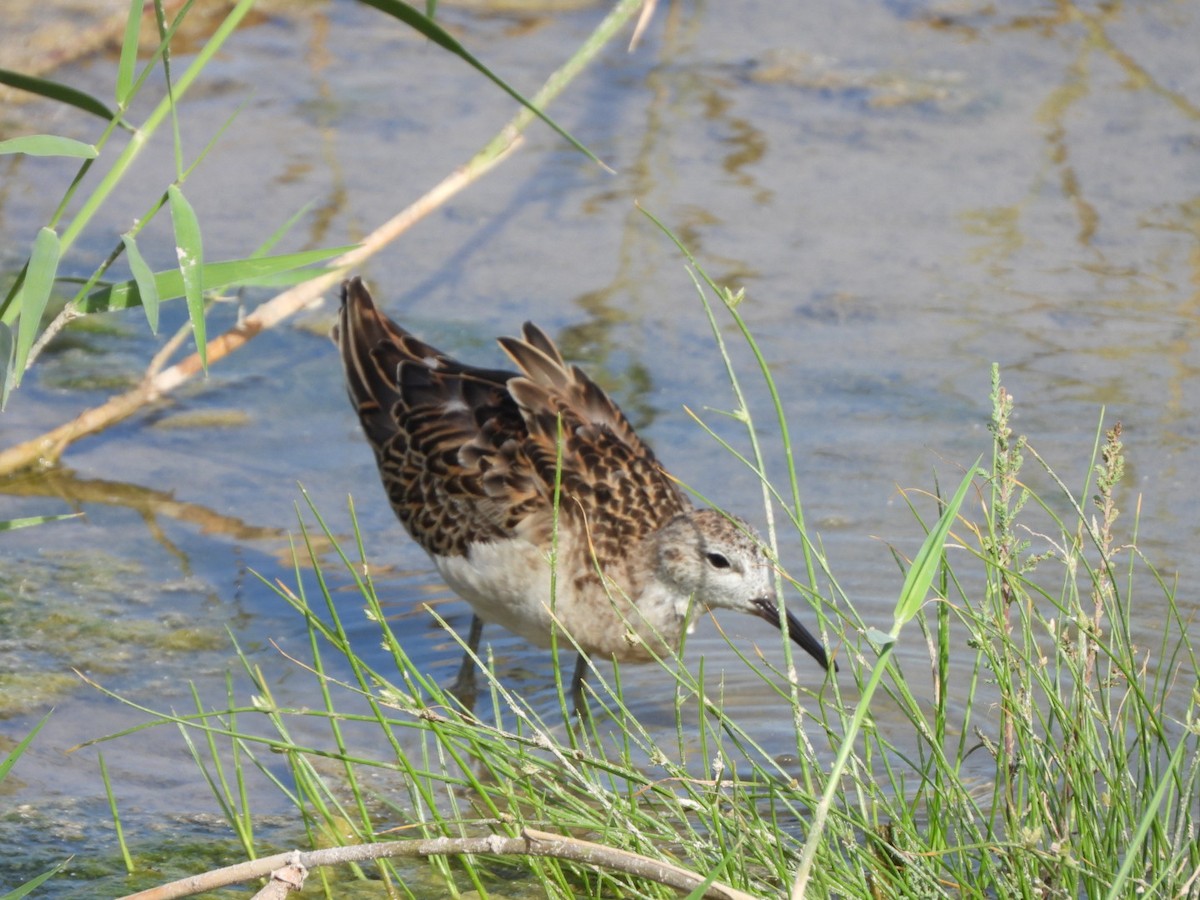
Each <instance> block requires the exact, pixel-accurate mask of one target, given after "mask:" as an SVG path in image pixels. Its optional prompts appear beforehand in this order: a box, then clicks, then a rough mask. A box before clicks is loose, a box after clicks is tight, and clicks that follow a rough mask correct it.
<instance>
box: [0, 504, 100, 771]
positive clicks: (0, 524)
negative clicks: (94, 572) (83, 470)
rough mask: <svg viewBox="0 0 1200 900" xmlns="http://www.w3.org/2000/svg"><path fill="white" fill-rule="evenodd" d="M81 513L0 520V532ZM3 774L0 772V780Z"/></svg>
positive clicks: (75, 516)
mask: <svg viewBox="0 0 1200 900" xmlns="http://www.w3.org/2000/svg"><path fill="white" fill-rule="evenodd" d="M82 515H83V513H63V514H62V515H58V516H29V517H27V518H24V519H4V520H0V531H16V530H17V529H18V528H32V527H33V526H34V525H45V524H46V523H47V522H59V521H62V520H63V519H76V518H78V517H79V516H82ZM3 777H4V773H3V772H2V771H0V780H3Z"/></svg>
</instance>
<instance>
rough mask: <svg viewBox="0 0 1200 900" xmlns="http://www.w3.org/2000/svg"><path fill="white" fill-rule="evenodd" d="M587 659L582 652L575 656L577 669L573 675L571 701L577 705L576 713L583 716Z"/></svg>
mask: <svg viewBox="0 0 1200 900" xmlns="http://www.w3.org/2000/svg"><path fill="white" fill-rule="evenodd" d="M587 673H588V665H587V659H586V658H585V657H584V655H583V654H582V653H580V654H579V655H578V656H576V657H575V671H574V672H573V673H572V675H571V702H572V703H573V704H574V706H575V715H577V716H579V717H581V718H582V717H583V708H584V700H583V682H584V680H585V679H586V678H587Z"/></svg>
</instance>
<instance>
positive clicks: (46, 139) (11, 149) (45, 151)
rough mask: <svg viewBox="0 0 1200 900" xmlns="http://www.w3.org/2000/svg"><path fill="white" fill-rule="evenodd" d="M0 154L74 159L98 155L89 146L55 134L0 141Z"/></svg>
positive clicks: (93, 157)
mask: <svg viewBox="0 0 1200 900" xmlns="http://www.w3.org/2000/svg"><path fill="white" fill-rule="evenodd" d="M0 153H24V154H25V155H26V156H70V157H72V158H74V159H95V158H96V157H97V156H99V155H100V151H99V150H97V149H96V148H95V147H94V146H92V145H91V144H85V143H84V142H83V141H76V140H74V139H72V138H66V137H59V136H58V135H57V134H27V135H25V136H23V137H16V138H10V139H9V140H7V141H0Z"/></svg>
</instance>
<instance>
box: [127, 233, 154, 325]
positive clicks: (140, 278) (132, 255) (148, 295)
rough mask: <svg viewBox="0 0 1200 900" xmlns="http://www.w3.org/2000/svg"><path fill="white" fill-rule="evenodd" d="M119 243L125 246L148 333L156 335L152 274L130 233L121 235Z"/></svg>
mask: <svg viewBox="0 0 1200 900" xmlns="http://www.w3.org/2000/svg"><path fill="white" fill-rule="evenodd" d="M121 243H122V244H124V245H125V255H126V256H127V257H129V271H130V272H132V273H133V280H134V282H135V283H136V284H137V288H138V296H139V297H141V299H142V308H143V309H144V310H146V321H147V322H149V323H150V331H151V332H153V333H154V334H158V287H157V285H156V284H155V282H154V272H152V271H151V269H150V266H148V265H147V264H146V260H145V259H143V258H142V253H141V251H140V250H138V246H137V241H136V240H134V237H133V233H132V232H126V233H125V234H123V235H121Z"/></svg>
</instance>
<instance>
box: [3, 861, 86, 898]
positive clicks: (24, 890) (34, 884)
mask: <svg viewBox="0 0 1200 900" xmlns="http://www.w3.org/2000/svg"><path fill="white" fill-rule="evenodd" d="M74 858H75V857H73V856H68V857H67V858H66V859H64V860H63V861H62V862H60V863H59V864H58V865H56V866H55V867H54V868H53V869H50V870H48V871H45V872H43V873H42V874H41V875H39V876H38V877H37V878H34V879H33V880H32V881H27V882H25V883H24V884H23V885H21V886H20V887H19V888H16V889H15V890H12V891H9V892H8V893H7V894H4V895H3V896H0V900H21V898H22V897H28V896H29V895H30V894H32V893H33V891H34V889H35V888H39V887H41V886H42V885H43V884H45V883H46V882H47V881H49V880H50V879H51V878H53V877H54V876H55V875H57V874H58V873H59V872H61V871H62V869H63V866H65V865H66V864H67V863H69V862H70V861H71V860H72V859H74Z"/></svg>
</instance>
